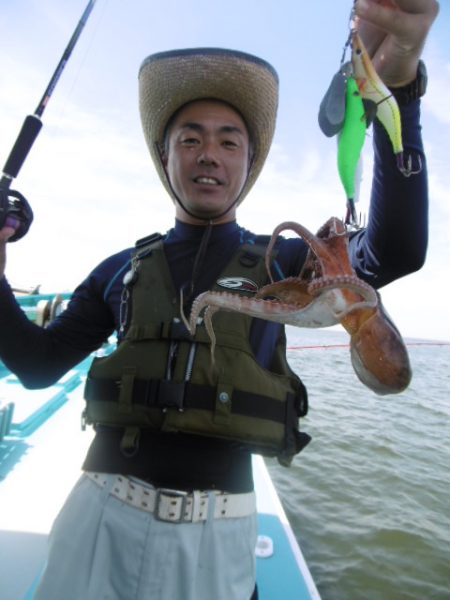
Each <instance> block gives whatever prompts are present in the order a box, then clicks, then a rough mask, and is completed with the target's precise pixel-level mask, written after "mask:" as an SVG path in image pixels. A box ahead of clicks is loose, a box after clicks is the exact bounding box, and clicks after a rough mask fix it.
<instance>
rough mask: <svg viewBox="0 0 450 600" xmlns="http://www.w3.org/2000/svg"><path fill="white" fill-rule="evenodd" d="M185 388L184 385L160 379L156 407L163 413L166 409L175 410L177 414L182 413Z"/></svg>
mask: <svg viewBox="0 0 450 600" xmlns="http://www.w3.org/2000/svg"><path fill="white" fill-rule="evenodd" d="M185 387H186V386H185V383H177V382H176V381H169V380H168V379H162V380H161V381H160V382H159V387H158V396H157V406H158V407H160V408H162V409H163V410H164V411H166V410H167V409H168V408H176V409H177V410H178V411H179V412H183V411H184V394H185Z"/></svg>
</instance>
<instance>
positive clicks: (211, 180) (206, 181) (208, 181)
mask: <svg viewBox="0 0 450 600" xmlns="http://www.w3.org/2000/svg"><path fill="white" fill-rule="evenodd" d="M194 183H200V184H202V185H222V184H221V182H220V181H219V180H218V179H216V178H215V177H203V176H202V177H195V178H194Z"/></svg>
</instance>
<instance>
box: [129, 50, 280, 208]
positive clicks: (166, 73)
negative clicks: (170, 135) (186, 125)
mask: <svg viewBox="0 0 450 600" xmlns="http://www.w3.org/2000/svg"><path fill="white" fill-rule="evenodd" d="M204 98H208V99H216V100H221V101H223V102H226V103H228V104H230V105H231V106H233V107H234V108H235V109H236V110H237V111H238V112H239V113H240V115H241V116H242V118H243V119H244V122H245V124H246V126H247V128H248V133H249V136H250V139H251V143H252V151H253V160H252V163H251V167H250V170H249V174H248V177H247V181H246V183H245V185H244V187H243V189H242V191H241V194H240V196H239V201H242V199H243V198H244V197H245V196H246V195H247V194H248V192H249V191H250V189H251V188H252V186H253V185H254V183H255V181H256V179H257V178H258V176H259V174H260V172H261V169H262V168H263V165H264V162H265V160H266V158H267V155H268V153H269V150H270V146H271V143H272V139H273V135H274V132H275V121H276V113H277V107H278V76H277V73H276V71H275V70H274V69H273V67H272V66H271V65H270V64H269V63H267V62H266V61H264V60H262V59H260V58H258V57H256V56H253V55H250V54H247V53H244V52H239V51H235V50H225V49H222V48H192V49H184V50H171V51H169V52H160V53H158V54H152V55H151V56H149V57H148V58H146V59H145V60H144V62H143V63H142V65H141V68H140V71H139V110H140V115H141V122H142V127H143V130H144V136H145V140H146V142H147V146H148V148H149V150H150V154H151V156H152V159H153V162H154V164H155V167H156V170H157V171H158V175H159V177H160V179H161V181H162V183H163V184H164V186H165V188H166V190H167V191H168V193H169V194H170V195H171V196H172V198H174V199H175V200H177V199H176V197H175V196H174V193H173V191H172V189H171V187H170V184H169V182H168V181H167V178H166V173H165V170H164V167H163V165H162V163H161V156H160V149H161V148H163V144H164V134H165V129H166V126H167V123H168V121H169V120H170V118H171V117H172V115H173V114H174V113H175V112H176V111H177V110H179V109H180V108H181V107H182V106H183V105H184V104H187V103H188V102H192V101H194V100H200V99H204Z"/></svg>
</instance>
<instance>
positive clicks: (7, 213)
mask: <svg viewBox="0 0 450 600" xmlns="http://www.w3.org/2000/svg"><path fill="white" fill-rule="evenodd" d="M32 222H33V211H32V209H31V206H30V205H29V204H28V201H27V199H26V198H25V196H23V195H22V194H21V193H20V192H18V191H16V190H9V189H5V188H4V187H0V229H2V228H3V227H4V226H5V225H9V226H11V227H14V228H15V230H16V231H15V233H14V234H13V235H12V236H11V237H10V238H9V240H8V242H16V241H17V240H20V238H23V236H24V235H26V233H27V232H28V230H29V228H30V225H31V223H32Z"/></svg>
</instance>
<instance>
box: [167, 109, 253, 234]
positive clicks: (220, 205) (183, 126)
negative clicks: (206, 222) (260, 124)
mask: <svg viewBox="0 0 450 600" xmlns="http://www.w3.org/2000/svg"><path fill="white" fill-rule="evenodd" d="M166 146H167V156H166V157H165V164H166V169H167V174H168V176H169V180H170V183H171V185H172V187H173V190H174V191H175V193H176V195H177V196H178V197H179V198H180V200H181V202H182V203H183V205H184V206H185V207H186V208H187V210H189V211H190V212H192V213H193V214H195V215H198V217H199V218H198V219H195V218H194V217H192V216H191V215H189V214H188V213H186V211H185V210H183V208H182V207H181V206H180V205H179V204H178V203H177V205H176V217H177V218H178V219H180V220H181V221H184V222H186V223H193V224H199V223H202V222H203V221H202V220H201V219H214V217H215V216H216V215H220V214H222V213H223V212H224V211H226V209H227V208H228V207H230V206H232V205H233V203H234V202H235V200H236V199H237V197H238V196H239V193H240V191H241V190H242V187H243V186H244V183H245V181H246V179H247V174H248V168H249V136H248V132H247V128H246V126H245V123H244V121H243V120H242V118H241V116H240V115H239V114H238V113H237V112H236V111H235V110H233V108H231V107H230V106H229V105H227V104H224V103H223V102H218V101H214V100H198V101H195V102H192V103H190V104H188V105H186V106H185V107H184V108H182V109H181V110H180V112H179V113H178V115H177V116H176V117H175V120H174V122H173V123H172V124H171V127H170V131H169V136H168V144H166ZM235 213H236V206H233V207H232V208H231V209H230V210H229V211H228V212H227V213H226V214H225V215H224V216H223V217H221V218H220V219H218V220H217V221H216V222H219V223H220V222H222V223H223V222H226V221H231V220H234V219H235V216H236V215H235Z"/></svg>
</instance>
